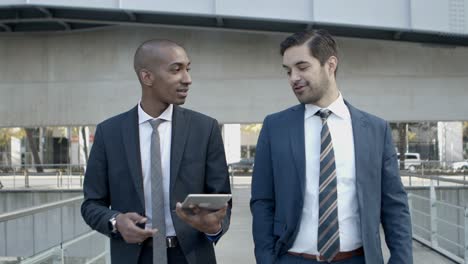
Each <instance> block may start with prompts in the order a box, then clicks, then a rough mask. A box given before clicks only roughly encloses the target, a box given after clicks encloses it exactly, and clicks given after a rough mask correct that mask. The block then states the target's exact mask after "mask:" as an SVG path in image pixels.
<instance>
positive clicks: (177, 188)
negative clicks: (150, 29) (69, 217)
mask: <svg viewBox="0 0 468 264" xmlns="http://www.w3.org/2000/svg"><path fill="white" fill-rule="evenodd" d="M134 68H135V72H136V74H137V76H138V80H139V81H140V84H141V87H142V97H141V101H140V102H139V103H138V105H137V106H135V107H134V108H133V109H131V110H130V111H128V112H125V113H122V114H120V115H117V116H114V117H112V118H110V119H108V120H106V121H104V122H102V123H100V124H98V126H97V127H96V132H95V140H94V145H93V148H92V150H91V154H90V157H89V161H88V167H87V170H86V176H85V181H84V186H83V191H84V202H83V204H82V207H81V212H82V215H83V218H84V220H85V221H86V223H88V224H89V225H90V226H91V228H93V229H95V230H97V231H99V232H101V233H103V234H105V235H108V236H109V237H110V239H111V259H112V263H122V264H132V263H135V264H136V263H139V264H150V263H154V264H157V263H158V264H166V263H169V264H179V263H181V264H183V263H188V264H196V263H197V264H199V263H216V258H215V253H214V247H213V244H215V243H216V242H217V241H218V240H219V238H220V237H221V236H222V235H223V234H224V233H225V232H226V231H227V230H228V228H229V220H230V212H231V204H229V205H226V206H225V207H224V208H222V209H220V210H218V211H215V212H212V211H207V210H203V209H202V208H199V207H197V206H194V207H193V208H191V209H182V208H181V204H180V201H183V200H184V198H185V197H186V196H187V195H188V194H191V193H195V194H196V193H210V194H219V193H230V192H231V190H230V185H229V177H228V170H227V165H226V159H225V155H224V147H223V142H222V138H221V133H220V130H219V126H218V123H217V122H216V120H214V119H213V118H210V117H208V116H205V115H203V114H200V113H197V112H194V111H191V110H188V109H184V108H182V107H180V106H178V105H181V104H183V103H184V102H185V99H186V97H187V93H188V89H189V85H190V84H191V82H192V80H191V77H190V75H189V70H190V60H189V58H188V56H187V54H186V52H185V50H184V49H183V48H182V47H181V46H179V45H178V44H176V43H174V42H172V41H169V40H149V41H146V42H145V43H143V44H142V45H141V46H140V47H139V48H138V49H137V51H136V53H135V58H134ZM104 103H105V102H104Z"/></svg>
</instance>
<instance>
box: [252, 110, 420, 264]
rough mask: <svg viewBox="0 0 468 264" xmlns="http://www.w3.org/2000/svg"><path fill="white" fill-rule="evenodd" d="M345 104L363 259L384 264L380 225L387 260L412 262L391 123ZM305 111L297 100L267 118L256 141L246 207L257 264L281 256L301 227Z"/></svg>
mask: <svg viewBox="0 0 468 264" xmlns="http://www.w3.org/2000/svg"><path fill="white" fill-rule="evenodd" d="M346 104H347V106H348V109H349V111H350V114H351V119H352V127H353V134H354V146H355V147H354V148H355V149H354V152H355V165H356V190H357V201H356V202H357V203H358V205H359V215H360V221H361V239H362V242H363V247H364V252H365V259H366V263H370V264H377V263H383V257H382V252H381V245H380V233H379V225H380V224H382V226H383V229H384V232H385V240H386V243H387V245H388V247H389V249H390V253H391V258H390V260H389V263H393V264H411V263H413V262H412V236H411V219H410V215H409V210H408V199H407V195H406V192H405V190H404V188H403V185H402V183H401V179H400V175H399V170H398V165H397V156H396V152H395V148H394V145H393V141H392V134H391V129H390V126H389V125H388V123H387V122H385V121H384V120H382V119H380V118H378V117H375V116H372V115H370V114H367V113H365V112H362V111H360V110H358V109H356V108H354V107H353V106H351V105H350V104H348V103H346ZM304 111H305V107H304V105H302V104H301V105H297V106H294V107H292V108H289V109H287V110H284V111H282V112H279V113H276V114H272V115H270V116H267V117H266V118H265V121H264V123H263V128H262V131H261V133H260V137H259V139H258V143H257V150H256V157H255V168H254V172H253V178H252V198H251V202H250V206H251V211H252V215H253V237H254V242H255V256H256V259H257V263H260V264H263V263H265V264H271V263H274V262H275V260H276V258H277V257H278V256H279V255H282V254H285V253H286V252H287V251H288V249H289V248H291V246H292V245H293V243H294V241H295V238H296V236H297V232H298V231H299V224H300V219H301V213H302V208H303V203H304V191H305V143H304ZM317 136H319V135H317ZM317 166H318V165H317Z"/></svg>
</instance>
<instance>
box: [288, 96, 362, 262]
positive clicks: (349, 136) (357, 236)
mask: <svg viewBox="0 0 468 264" xmlns="http://www.w3.org/2000/svg"><path fill="white" fill-rule="evenodd" d="M305 107H306V109H305V114H304V132H305V152H306V155H305V156H306V181H305V182H306V186H305V197H304V207H303V209H302V217H301V220H300V227H299V232H298V234H297V237H296V240H295V241H294V244H293V246H292V248H291V249H290V251H292V252H297V253H308V254H314V255H318V254H319V252H318V250H317V233H318V219H319V191H318V187H319V175H320V131H321V129H322V120H321V119H320V117H319V116H316V115H315V113H316V112H317V111H318V110H320V109H321V108H320V107H318V106H316V105H312V104H308V105H306V106H305ZM327 109H329V110H331V111H332V114H331V115H330V116H329V117H328V122H327V124H328V127H329V129H330V133H331V137H332V142H333V150H334V153H335V164H336V175H337V185H338V186H337V192H338V225H339V229H340V251H342V252H343V251H352V250H354V249H357V248H359V247H361V246H362V240H361V228H360V220H359V208H358V201H357V195H356V169H355V160H354V139H353V128H352V124H351V115H350V113H349V110H348V107H347V106H346V105H345V103H344V100H343V97H342V96H341V94H340V96H339V97H338V98H337V99H336V100H335V101H334V102H333V103H332V104H331V105H330V106H328V107H327Z"/></svg>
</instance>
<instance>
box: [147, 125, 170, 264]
mask: <svg viewBox="0 0 468 264" xmlns="http://www.w3.org/2000/svg"><path fill="white" fill-rule="evenodd" d="M149 122H150V124H151V126H152V127H153V133H152V134H151V200H152V203H151V204H152V210H153V214H152V222H153V228H156V229H158V232H156V234H155V235H154V236H153V264H156V263H164V264H166V263H167V246H166V221H165V216H164V190H163V177H162V167H161V143H160V139H159V133H158V127H159V125H160V124H161V123H162V122H164V120H162V119H153V120H150V121H149Z"/></svg>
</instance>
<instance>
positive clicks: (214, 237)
mask: <svg viewBox="0 0 468 264" xmlns="http://www.w3.org/2000/svg"><path fill="white" fill-rule="evenodd" d="M221 233H223V228H221V229H220V230H219V231H218V232H217V233H216V234H207V233H205V235H206V238H208V240H210V242H216V241H218V239H219V238H220V237H221Z"/></svg>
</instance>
